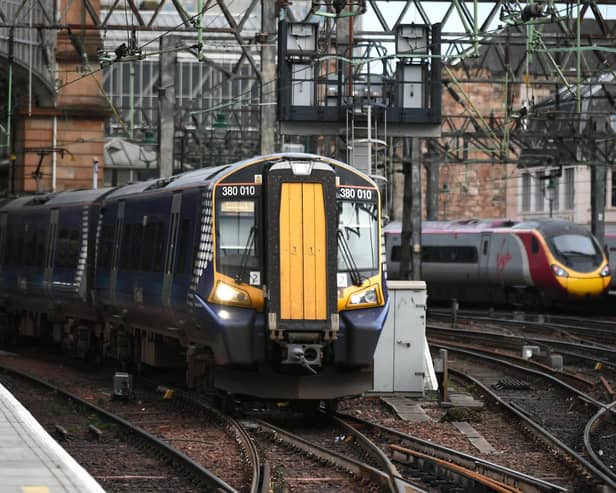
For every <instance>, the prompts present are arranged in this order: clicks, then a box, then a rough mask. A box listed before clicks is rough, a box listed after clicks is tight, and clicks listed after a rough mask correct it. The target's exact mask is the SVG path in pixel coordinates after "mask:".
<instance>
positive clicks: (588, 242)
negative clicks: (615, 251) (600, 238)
mask: <svg viewBox="0 0 616 493" xmlns="http://www.w3.org/2000/svg"><path fill="white" fill-rule="evenodd" d="M550 247H551V249H552V251H553V253H554V255H556V257H557V258H558V259H559V260H560V261H561V262H562V263H564V264H565V265H566V266H568V267H570V268H571V269H573V270H576V271H578V272H591V271H593V270H595V269H597V268H598V267H599V265H600V264H601V262H602V261H603V255H602V253H601V250H600V248H599V246H598V245H597V243H596V242H595V241H594V240H593V238H592V237H591V236H585V235H579V234H564V235H557V236H553V237H552V238H550Z"/></svg>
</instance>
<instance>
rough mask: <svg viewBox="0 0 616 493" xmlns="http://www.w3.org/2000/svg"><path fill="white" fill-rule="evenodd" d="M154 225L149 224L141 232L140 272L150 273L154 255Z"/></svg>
mask: <svg viewBox="0 0 616 493" xmlns="http://www.w3.org/2000/svg"><path fill="white" fill-rule="evenodd" d="M156 226H157V224H156V223H153V222H149V223H148V224H146V225H145V228H144V231H143V253H142V255H141V270H142V271H143V272H151V271H152V256H153V253H154V248H155V244H154V241H155V240H156Z"/></svg>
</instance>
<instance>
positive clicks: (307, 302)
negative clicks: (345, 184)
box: [303, 183, 327, 320]
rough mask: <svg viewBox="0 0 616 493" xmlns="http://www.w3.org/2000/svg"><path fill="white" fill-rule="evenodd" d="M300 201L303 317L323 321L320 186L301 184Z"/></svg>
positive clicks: (322, 232) (323, 274) (324, 308)
mask: <svg viewBox="0 0 616 493" xmlns="http://www.w3.org/2000/svg"><path fill="white" fill-rule="evenodd" d="M303 188H304V193H303V199H304V200H303V202H304V207H303V210H304V217H303V219H304V286H303V288H304V318H305V319H307V320H324V319H325V318H326V317H327V315H326V313H327V296H326V295H327V289H326V284H325V282H326V277H327V276H326V255H325V251H326V248H325V209H324V205H323V187H322V186H321V184H319V183H305V184H304V187H303Z"/></svg>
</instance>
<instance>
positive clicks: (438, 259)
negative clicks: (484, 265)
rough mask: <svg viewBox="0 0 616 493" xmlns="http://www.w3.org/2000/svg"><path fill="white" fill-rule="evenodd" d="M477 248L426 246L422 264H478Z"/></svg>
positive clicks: (423, 250)
mask: <svg viewBox="0 0 616 493" xmlns="http://www.w3.org/2000/svg"><path fill="white" fill-rule="evenodd" d="M478 257H479V256H478V253H477V248H475V247H472V246H455V247H451V246H443V247H438V246H426V247H424V248H423V249H422V254H421V260H422V262H435V263H460V264H473V263H477V262H478Z"/></svg>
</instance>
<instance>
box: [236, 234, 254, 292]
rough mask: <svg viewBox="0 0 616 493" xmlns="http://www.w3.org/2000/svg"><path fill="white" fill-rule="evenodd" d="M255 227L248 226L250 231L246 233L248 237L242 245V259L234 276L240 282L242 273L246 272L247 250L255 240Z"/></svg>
mask: <svg viewBox="0 0 616 493" xmlns="http://www.w3.org/2000/svg"><path fill="white" fill-rule="evenodd" d="M256 231H257V227H256V226H253V227H252V228H250V232H249V233H248V238H247V239H246V245H245V246H244V252H243V253H242V259H241V260H240V271H239V272H238V273H237V276H235V282H238V283H239V282H241V281H242V278H243V277H244V274H245V273H246V268H247V267H248V257H249V254H248V252H249V251H250V249H251V248H252V246H253V245H254V242H255V236H256Z"/></svg>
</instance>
